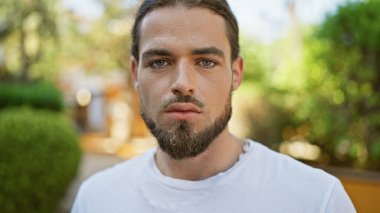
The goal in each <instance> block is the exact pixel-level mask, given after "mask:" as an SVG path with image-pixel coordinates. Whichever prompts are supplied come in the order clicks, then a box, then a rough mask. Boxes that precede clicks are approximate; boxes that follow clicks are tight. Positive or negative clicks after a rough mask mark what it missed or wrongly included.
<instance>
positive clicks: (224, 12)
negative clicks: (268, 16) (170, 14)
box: [132, 0, 240, 61]
mask: <svg viewBox="0 0 380 213" xmlns="http://www.w3.org/2000/svg"><path fill="white" fill-rule="evenodd" d="M169 6H185V7H187V8H193V7H200V8H205V9H208V10H210V11H212V12H214V13H216V14H217V15H220V16H222V17H223V19H224V21H225V24H226V31H227V32H226V33H227V37H228V40H229V43H230V47H231V59H232V60H234V59H236V58H237V57H238V56H239V52H240V46H239V27H238V23H237V20H236V17H235V15H234V14H233V13H232V11H231V8H230V6H229V5H228V3H227V1H226V0H144V2H143V3H142V4H141V6H140V8H139V9H138V11H137V14H136V18H135V23H134V25H133V28H132V56H133V57H135V59H136V60H137V61H139V42H140V37H141V35H140V33H141V31H140V28H141V22H142V20H143V19H144V17H145V16H146V15H147V14H148V13H149V12H151V11H153V10H154V9H157V8H162V7H169Z"/></svg>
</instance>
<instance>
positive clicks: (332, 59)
mask: <svg viewBox="0 0 380 213" xmlns="http://www.w3.org/2000/svg"><path fill="white" fill-rule="evenodd" d="M378 11H380V1H352V2H347V3H346V4H344V5H341V6H340V7H339V8H338V10H337V12H336V13H335V14H332V15H330V16H328V17H327V18H326V20H325V22H324V23H322V24H321V25H320V26H317V27H314V28H304V29H303V31H302V35H303V36H301V37H302V39H301V40H300V39H299V36H298V35H295V34H293V35H292V34H290V35H289V36H288V37H287V38H285V39H283V40H281V41H278V42H277V43H275V44H274V45H273V46H271V47H269V55H271V56H272V59H271V60H268V57H263V56H262V55H260V54H261V53H258V52H256V55H255V54H254V57H251V56H250V54H251V55H252V53H249V54H247V55H248V57H245V59H246V61H248V64H249V66H250V67H247V66H246V69H247V68H248V69H250V70H253V71H250V70H249V72H250V73H249V75H248V76H249V78H247V79H246V80H247V81H246V82H245V83H244V84H252V85H256V87H257V85H258V87H259V88H255V89H256V90H257V91H259V93H260V94H259V95H255V96H254V97H253V96H252V98H253V99H254V100H253V102H256V105H253V106H254V108H252V109H251V111H247V113H246V116H247V118H248V119H249V120H250V122H249V125H251V126H252V128H251V129H252V130H251V135H250V136H251V137H253V138H258V139H259V140H265V141H264V143H267V144H269V146H271V147H276V146H277V145H278V144H279V143H280V142H281V141H289V140H290V141H292V140H293V139H294V140H305V141H309V142H311V143H313V144H316V145H318V146H319V147H320V148H321V151H322V156H321V158H320V159H319V160H320V161H321V163H329V164H330V165H335V166H346V167H357V168H366V169H374V170H379V169H380V93H379V91H380V13H379V12H378ZM293 33H294V32H293ZM256 46H257V45H256ZM253 48H255V49H256V50H257V48H256V47H255V46H254V45H253ZM247 49H248V50H249V49H252V48H247ZM244 51H245V50H244V49H243V55H244V54H245V53H244ZM264 54H265V55H268V50H267V51H266V52H265V53H264ZM257 55H259V56H257ZM257 59H259V60H262V61H261V63H258V62H255V63H252V62H251V61H250V60H257ZM260 64H264V65H260ZM251 66H252V67H251ZM261 70H263V71H261ZM261 73H265V74H264V75H262V74H261ZM255 76H257V77H258V78H256V79H255ZM262 76H264V78H262ZM258 79H261V80H258ZM245 99H246V100H247V98H245ZM271 134H275V135H276V136H271ZM292 138H293V139H292Z"/></svg>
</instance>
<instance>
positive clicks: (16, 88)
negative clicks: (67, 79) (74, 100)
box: [0, 82, 63, 111]
mask: <svg viewBox="0 0 380 213" xmlns="http://www.w3.org/2000/svg"><path fill="white" fill-rule="evenodd" d="M20 105H28V106H31V107H34V108H44V109H50V110H53V111H61V110H63V100H62V93H61V92H60V91H59V90H58V89H57V88H56V87H55V86H53V85H52V84H50V83H45V82H34V83H18V82H14V83H12V82H0V109H2V108H5V107H12V106H20Z"/></svg>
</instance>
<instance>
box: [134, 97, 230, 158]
mask: <svg viewBox="0 0 380 213" xmlns="http://www.w3.org/2000/svg"><path fill="white" fill-rule="evenodd" d="M231 96H232V93H231V91H230V94H229V97H228V100H227V102H226V103H225V106H224V109H223V111H222V113H221V114H220V115H219V116H218V117H217V118H216V119H215V120H214V121H213V122H212V123H211V124H210V125H208V126H206V127H205V128H204V129H203V130H201V131H199V132H194V130H193V128H192V127H191V124H190V123H189V122H188V121H182V120H181V121H175V122H174V124H173V125H171V127H170V128H166V129H165V128H162V127H160V126H158V125H157V124H156V122H154V121H153V119H151V118H150V117H149V116H147V115H146V113H145V111H144V108H143V105H142V107H141V116H142V118H143V120H144V121H145V124H146V125H147V127H148V128H149V130H150V132H151V133H152V134H153V136H154V137H155V138H156V139H157V142H158V145H159V147H160V149H161V150H162V151H164V152H166V153H167V154H168V155H169V156H170V157H171V158H172V159H174V160H184V159H189V158H193V157H196V156H198V155H199V154H201V153H203V152H204V151H205V150H206V149H207V148H208V147H209V145H210V144H211V143H212V142H213V141H214V139H215V138H216V137H217V136H218V135H219V134H220V133H221V132H222V131H223V130H224V129H225V128H226V126H227V124H228V122H229V120H230V118H231V115H232V106H231ZM173 103H193V104H195V105H197V106H200V107H201V106H203V104H202V103H201V102H200V101H198V100H197V99H195V98H194V97H192V96H182V95H177V96H176V97H175V98H173V99H170V100H169V101H168V102H166V104H164V105H163V107H162V108H164V109H165V108H166V107H167V106H169V105H170V104H173Z"/></svg>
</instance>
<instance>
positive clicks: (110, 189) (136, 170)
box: [76, 149, 154, 203]
mask: <svg viewBox="0 0 380 213" xmlns="http://www.w3.org/2000/svg"><path fill="white" fill-rule="evenodd" d="M153 155H154V149H151V150H148V151H147V152H146V153H144V154H143V155H142V156H140V157H136V158H132V159H130V160H127V161H124V162H122V163H119V164H116V165H114V166H112V167H110V168H107V169H105V170H103V171H100V172H97V173H95V174H94V175H92V176H91V177H89V178H88V179H87V180H85V181H84V182H83V183H82V184H81V186H80V188H79V191H78V193H77V197H76V202H81V203H86V202H94V201H96V200H99V199H102V198H103V197H113V196H115V195H116V194H118V193H123V194H127V195H128V193H133V191H134V188H136V185H137V184H136V181H137V180H138V178H139V176H140V175H142V172H143V170H144V169H145V170H146V168H147V167H148V166H149V162H150V159H151V157H152V156H153Z"/></svg>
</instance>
